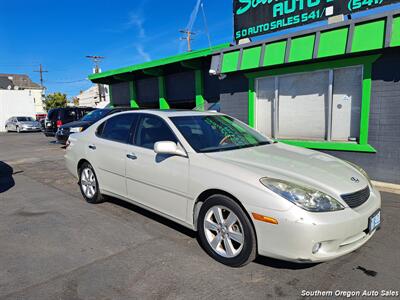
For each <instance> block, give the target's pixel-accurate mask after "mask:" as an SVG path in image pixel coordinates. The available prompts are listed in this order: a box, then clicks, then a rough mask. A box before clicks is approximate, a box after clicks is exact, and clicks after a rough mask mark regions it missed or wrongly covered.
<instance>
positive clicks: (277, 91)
mask: <svg viewBox="0 0 400 300" xmlns="http://www.w3.org/2000/svg"><path fill="white" fill-rule="evenodd" d="M90 79H91V80H92V82H94V83H101V84H108V85H109V86H110V94H111V103H112V104H113V105H114V106H131V107H135V108H141V109H142V108H143V109H146V108H160V109H193V108H196V109H200V110H203V109H204V110H206V109H210V108H211V109H218V110H220V111H221V112H222V113H226V114H229V115H231V116H233V117H235V118H238V119H240V120H241V121H243V122H245V123H247V124H249V125H250V126H251V127H254V128H255V129H257V130H258V131H260V132H261V133H263V134H265V135H267V136H269V137H272V138H273V139H276V140H278V141H281V142H283V143H287V144H291V145H296V146H300V147H306V148H311V149H317V150H319V151H322V152H325V153H329V154H331V155H334V156H336V157H340V158H343V159H345V160H348V161H351V162H354V163H356V164H359V165H360V166H362V167H363V168H364V169H365V170H366V171H367V172H368V173H369V174H370V175H371V177H372V179H374V180H377V181H383V182H389V183H395V184H400V10H387V11H386V12H381V13H379V14H369V15H368V16H364V17H360V18H356V19H354V18H353V19H351V18H349V19H346V20H341V21H339V22H336V23H332V24H328V25H323V26H320V27H317V28H313V29H307V30H303V31H297V32H294V33H291V34H287V35H279V36H275V37H272V38H271V37H268V38H266V39H264V40H260V41H257V42H251V41H248V42H246V43H238V44H237V45H232V44H224V45H219V46H215V47H211V48H207V49H203V50H197V51H192V52H188V53H185V54H181V55H177V56H173V57H168V58H165V59H160V60H155V61H151V62H146V63H143V64H139V65H133V66H128V67H124V68H120V69H116V70H110V71H106V72H102V73H99V74H92V75H90ZM327 163H329V162H327Z"/></svg>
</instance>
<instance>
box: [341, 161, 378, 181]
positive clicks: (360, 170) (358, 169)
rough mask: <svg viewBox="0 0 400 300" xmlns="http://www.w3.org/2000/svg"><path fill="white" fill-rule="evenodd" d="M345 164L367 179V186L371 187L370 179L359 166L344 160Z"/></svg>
mask: <svg viewBox="0 0 400 300" xmlns="http://www.w3.org/2000/svg"><path fill="white" fill-rule="evenodd" d="M345 162H347V163H348V164H349V165H350V166H352V167H354V168H355V169H356V170H357V171H359V172H360V173H361V174H362V175H363V176H364V177H365V178H366V179H367V181H368V184H369V185H370V186H372V182H371V178H369V175H368V173H367V172H365V170H364V169H363V168H361V167H360V166H357V165H356V164H353V163H352V162H349V161H347V160H345Z"/></svg>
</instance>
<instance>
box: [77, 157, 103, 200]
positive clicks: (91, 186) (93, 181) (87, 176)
mask: <svg viewBox="0 0 400 300" xmlns="http://www.w3.org/2000/svg"><path fill="white" fill-rule="evenodd" d="M79 187H80V190H81V193H82V196H83V198H85V200H86V201H87V202H89V203H93V204H95V203H101V202H103V196H102V195H101V194H100V190H99V183H98V181H97V177H96V174H95V172H94V170H93V167H92V166H91V165H90V164H89V163H87V162H85V163H83V164H82V166H81V167H80V169H79Z"/></svg>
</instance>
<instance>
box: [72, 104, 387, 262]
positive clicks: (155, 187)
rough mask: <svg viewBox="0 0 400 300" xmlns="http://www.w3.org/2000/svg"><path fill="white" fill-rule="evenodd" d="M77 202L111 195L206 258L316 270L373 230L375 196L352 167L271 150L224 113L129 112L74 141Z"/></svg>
mask: <svg viewBox="0 0 400 300" xmlns="http://www.w3.org/2000/svg"><path fill="white" fill-rule="evenodd" d="M65 160H66V165H67V167H68V169H69V170H70V172H71V173H72V174H74V175H75V176H76V177H77V178H79V184H80V188H81V192H82V195H83V197H84V198H85V199H86V200H87V201H88V202H90V203H98V202H101V201H102V200H103V197H104V196H113V197H117V198H120V199H123V200H126V201H129V202H132V203H134V204H136V205H138V206H142V207H144V208H146V209H149V210H151V211H153V212H155V213H157V214H160V215H163V216H165V217H166V218H169V219H171V220H174V221H176V222H178V223H180V224H182V225H184V226H186V227H189V228H191V229H193V230H196V231H197V232H198V234H199V239H200V241H201V243H202V245H203V247H204V248H205V250H206V251H207V252H208V254H209V255H210V256H212V257H213V258H215V259H216V260H217V261H219V262H222V263H224V264H226V265H230V266H236V267H237V266H242V265H244V264H246V263H248V262H250V261H252V260H253V259H254V258H255V256H256V254H257V253H258V254H260V255H265V256H269V257H273V258H278V259H283V260H288V261H295V262H321V261H327V260H330V259H334V258H336V257H339V256H341V255H344V254H347V253H349V252H352V251H354V250H355V249H357V248H359V247H360V246H362V245H363V244H364V243H366V242H367V241H368V240H369V239H370V238H371V237H372V235H373V234H374V233H375V231H376V229H377V228H378V227H379V226H380V207H381V198H380V194H379V192H378V191H377V190H376V189H375V188H374V187H373V186H372V185H371V182H370V180H369V178H368V176H367V174H366V173H365V172H364V171H363V170H362V169H361V168H359V167H357V166H355V165H353V164H351V163H348V162H345V161H343V160H340V159H337V158H334V157H332V156H329V155H326V154H323V153H321V152H317V151H312V150H308V149H303V148H299V147H294V146H289V145H286V144H283V143H277V142H274V141H272V140H270V139H268V138H266V137H264V136H262V135H261V134H260V133H258V132H257V131H255V130H253V129H251V128H250V127H248V126H247V125H245V124H244V123H242V122H240V121H238V120H236V119H233V118H231V117H229V116H227V115H223V114H219V113H213V112H194V111H173V110H171V111H159V110H143V111H130V112H124V113H119V114H116V115H112V116H109V117H107V118H105V119H103V120H101V121H99V122H97V123H95V124H94V125H92V126H91V127H89V128H88V129H87V130H85V131H84V132H81V133H77V134H74V135H71V136H70V138H69V143H68V146H67V151H66V155H65Z"/></svg>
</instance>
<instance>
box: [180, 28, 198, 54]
mask: <svg viewBox="0 0 400 300" xmlns="http://www.w3.org/2000/svg"><path fill="white" fill-rule="evenodd" d="M179 32H180V33H183V34H184V35H185V36H183V37H181V40H186V41H187V51H188V52H192V45H191V42H192V41H193V40H194V39H193V37H192V36H193V35H195V34H196V33H195V32H193V31H190V30H187V29H182V30H179Z"/></svg>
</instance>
